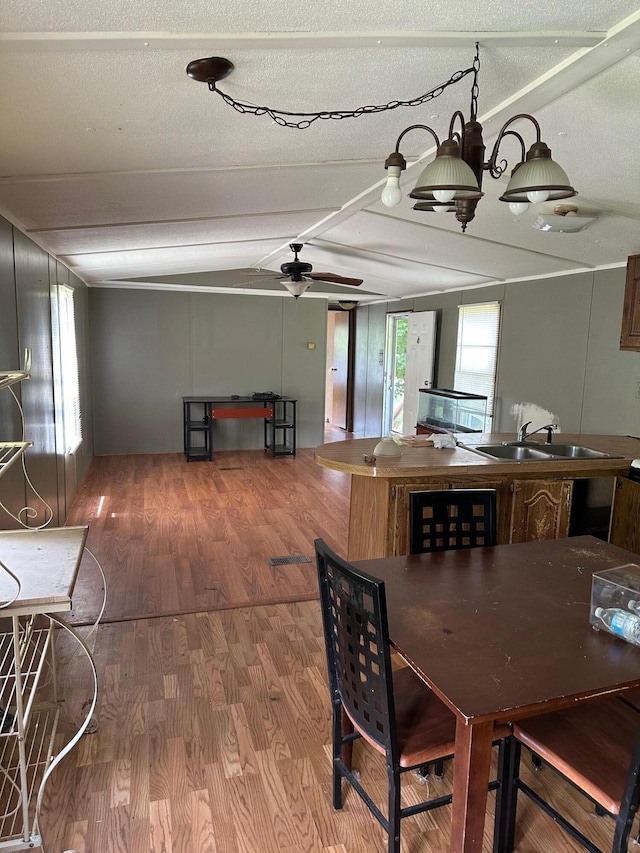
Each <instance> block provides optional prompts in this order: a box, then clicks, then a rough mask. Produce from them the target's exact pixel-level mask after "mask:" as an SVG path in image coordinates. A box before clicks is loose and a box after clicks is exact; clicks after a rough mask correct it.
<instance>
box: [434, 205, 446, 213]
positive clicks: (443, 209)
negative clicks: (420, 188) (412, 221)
mask: <svg viewBox="0 0 640 853" xmlns="http://www.w3.org/2000/svg"><path fill="white" fill-rule="evenodd" d="M433 209H434V210H435V212H436V213H446V212H447V207H446V205H444V204H434V205H433Z"/></svg>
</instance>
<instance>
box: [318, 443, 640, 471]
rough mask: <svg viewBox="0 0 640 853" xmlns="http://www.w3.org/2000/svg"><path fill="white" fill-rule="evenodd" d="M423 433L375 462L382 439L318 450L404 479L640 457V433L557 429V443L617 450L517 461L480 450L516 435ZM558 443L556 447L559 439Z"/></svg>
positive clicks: (575, 466) (341, 464) (329, 462)
mask: <svg viewBox="0 0 640 853" xmlns="http://www.w3.org/2000/svg"><path fill="white" fill-rule="evenodd" d="M421 438H422V437H421V436H416V443H415V444H414V445H411V444H403V445H402V455H401V456H387V457H384V456H378V457H377V458H376V461H375V463H370V462H365V461H364V459H363V455H368V456H371V455H372V454H373V449H374V447H375V446H376V444H377V443H378V442H379V441H380V438H379V437H378V438H358V439H351V440H347V441H336V442H331V443H329V444H322V445H320V446H319V447H316V448H315V461H316V462H317V463H318V464H319V465H324V466H325V467H327V468H333V469H334V470H336V471H344V472H346V473H349V474H355V475H357V476H360V477H378V478H384V479H395V478H398V477H401V478H402V477H412V476H424V475H425V474H428V475H429V476H434V477H439V476H448V475H451V474H454V473H455V474H456V475H464V474H483V475H485V474H487V475H490V474H495V475H498V476H499V475H500V474H510V473H511V474H513V473H516V472H517V473H518V474H531V473H535V472H538V473H540V474H541V473H543V472H544V473H545V474H546V473H548V474H554V475H555V476H559V477H562V476H575V477H580V476H591V477H592V476H599V477H603V476H604V477H606V476H615V475H616V474H620V473H624V472H626V471H627V470H628V468H629V465H630V463H631V461H632V460H633V459H636V458H640V437H635V436H623V435H582V434H574V433H556V434H554V442H555V443H556V444H565V443H566V444H578V445H582V446H584V447H590V448H592V449H594V450H601V451H604V452H605V453H610V454H612V456H611V457H609V458H605V459H574V458H564V459H548V460H547V459H545V460H536V461H527V460H522V461H516V460H509V459H504V460H503V459H490V458H489V457H486V456H481V455H480V454H478V453H476V452H474V450H473V449H472V448H474V447H477V446H478V445H482V444H502V443H503V442H510V441H515V440H516V438H517V436H516V435H515V434H513V433H457V434H456V435H455V438H456V439H457V441H458V446H457V447H455V448H442V449H437V448H434V447H431V446H425V444H424V441H422V442H421V441H420V439H421ZM554 442H552V445H551V446H553V443H554Z"/></svg>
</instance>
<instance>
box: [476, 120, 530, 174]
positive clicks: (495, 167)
mask: <svg viewBox="0 0 640 853" xmlns="http://www.w3.org/2000/svg"><path fill="white" fill-rule="evenodd" d="M503 130H504V128H503ZM507 136H515V138H516V139H517V140H518V142H519V143H520V155H521V156H520V160H519V162H520V163H523V162H524V159H525V157H526V151H527V149H526V146H525V143H524V139H523V138H522V136H520V134H519V133H518V132H517V130H505V131H504V133H502V136H501V137H500V136H499V137H498V140H497V141H496V144H495V145H494V146H493V151H492V152H491V157H490V158H489V160H488V161H487V162H486V163H485V164H484V168H485V169H486V170H487V171H488V172H489V174H490V175H491V177H492V178H499V177H500V176H501V175H504V173H505V172H506V171H507V168H508V167H509V163H508V162H507V160H506V159H502V160H501V161H500V163H498V149H499V147H500V142H502V140H503V139H504V138H505V137H507Z"/></svg>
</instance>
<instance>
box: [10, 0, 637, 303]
mask: <svg viewBox="0 0 640 853" xmlns="http://www.w3.org/2000/svg"><path fill="white" fill-rule="evenodd" d="M637 2H638V0H635V2H624V0H613V2H609V3H608V4H607V5H606V7H605V4H602V3H601V2H600V1H599V2H595V0H594V2H583V3H581V4H576V6H569V5H568V4H558V3H556V2H551V0H540V2H538V3H536V4H535V5H531V6H527V7H525V8H523V7H522V4H520V5H519V6H518V5H514V4H510V3H506V2H491V0H488V2H486V3H484V4H482V5H479V4H477V3H475V2H471V0H464V2H461V3H456V4H452V3H450V2H446V3H445V2H433V3H430V4H429V6H428V8H426V7H425V6H424V4H423V3H419V2H418V0H392V2H391V3H390V4H386V5H385V6H384V7H382V6H379V5H377V4H374V3H372V2H371V0H355V2H350V3H349V4H338V3H330V4H324V5H322V4H321V5H317V6H316V7H309V6H308V4H305V5H304V6H303V4H302V3H300V2H299V0H290V2H282V3H278V4H264V3H258V2H256V0H237V2H236V3H234V4H231V5H229V6H228V7H227V8H224V9H216V13H215V16H214V17H215V27H216V29H215V31H214V30H212V15H211V6H210V3H205V2H204V0H192V2H190V3H189V4H188V6H187V7H182V6H181V7H176V4H175V3H168V2H160V0H157V1H156V2H147V3H145V4H138V5H135V4H134V5H132V4H130V3H129V2H125V0H112V2H108V3H98V2H97V1H96V0H83V2H82V3H81V2H79V0H74V2H69V0H64V2H62V0H60V2H52V0H49V2H47V3H46V4H44V3H38V4H27V5H25V4H24V2H23V0H5V2H4V3H3V15H2V20H1V21H0V79H1V80H2V86H1V87H0V111H1V114H2V116H3V121H2V124H1V126H0V211H1V212H2V213H4V215H5V216H7V217H8V218H9V219H10V220H11V221H12V222H14V223H15V224H16V225H18V227H20V228H22V229H23V230H24V231H26V232H27V233H28V234H30V235H31V236H32V237H33V239H34V240H36V241H37V242H38V243H39V244H40V245H41V246H43V248H45V249H47V250H48V251H50V252H51V253H52V254H54V255H56V256H57V257H59V258H60V259H61V260H63V261H64V262H65V263H66V264H67V265H68V266H70V267H71V268H72V269H73V270H74V271H75V272H76V273H77V274H78V275H79V276H80V277H81V278H83V279H84V280H85V281H87V283H89V284H90V285H96V286H136V287H170V288H180V287H184V288H191V289H193V288H207V289H210V290H217V289H220V288H222V289H224V290H229V291H230V292H236V293H245V292H246V293H248V294H251V293H256V292H262V291H264V292H268V293H282V292H283V291H282V288H281V287H280V285H278V284H277V283H276V284H273V282H267V280H266V279H262V278H261V277H257V278H256V277H250V276H249V272H250V270H251V269H254V270H256V269H261V270H274V271H277V270H279V267H280V264H281V263H283V262H284V261H287V260H290V259H291V254H290V251H289V249H288V244H289V242H291V241H292V240H294V239H297V238H299V239H300V241H301V242H304V243H305V244H306V245H305V247H304V249H303V252H302V259H303V260H306V261H309V262H310V263H312V264H313V266H314V270H316V271H320V270H322V271H330V272H333V273H338V274H341V275H346V276H352V277H357V278H362V279H364V284H363V286H362V287H361V288H359V289H356V288H349V287H343V288H342V290H341V289H340V288H336V287H326V286H324V285H322V284H320V283H319V282H316V283H314V284H313V287H312V291H313V293H314V295H322V294H323V293H326V295H327V297H328V298H331V297H333V296H335V293H336V292H344V293H347V294H348V297H349V298H359V299H361V300H363V301H372V300H375V299H381V298H385V297H389V298H401V297H403V296H412V295H418V294H422V293H431V292H435V291H442V290H452V289H455V290H457V289H461V288H465V287H473V286H478V285H480V284H484V283H492V282H501V281H509V280H514V279H519V278H530V277H536V276H543V275H551V274H559V273H562V272H574V271H581V270H589V269H594V268H597V267H599V266H615V265H624V263H625V262H626V258H627V256H628V255H629V254H633V253H637V252H638V251H640V236H639V227H638V226H639V222H640V169H639V168H638V167H637V165H636V162H635V157H634V155H633V152H634V151H635V147H636V146H635V143H636V140H637V139H638V138H639V136H640V111H638V109H637V104H638V103H640V66H639V62H640V58H639V57H638V54H637V51H638V50H639V49H640V10H638V9H637ZM334 7H335V8H334ZM476 39H478V40H479V42H480V58H481V69H480V75H479V83H480V93H479V99H478V110H479V118H480V120H481V121H482V123H483V126H484V129H485V142H486V144H487V148H488V150H490V146H491V144H492V143H493V139H494V138H495V136H496V134H497V132H498V130H499V128H500V126H501V125H502V124H503V122H504V121H505V120H506V119H507V118H509V117H511V116H513V115H515V114H516V113H519V112H530V113H533V114H535V116H536V118H537V119H538V120H539V122H540V125H541V128H542V138H543V139H544V141H545V142H547V143H548V144H549V146H550V147H551V149H552V152H553V156H554V159H555V160H556V161H557V162H559V163H560V164H561V165H562V166H563V167H564V168H565V170H566V171H567V173H568V174H569V178H570V180H571V182H572V183H573V185H574V186H575V187H576V188H577V189H578V191H579V195H578V197H577V198H576V199H575V200H574V203H575V204H577V206H578V208H579V213H580V214H581V215H588V216H592V217H593V218H594V221H593V222H592V223H591V224H590V225H589V226H588V227H587V228H586V229H585V230H584V231H581V232H579V233H576V234H567V233H563V234H549V233H543V232H541V231H538V230H536V229H534V228H533V227H532V224H533V222H534V221H535V219H536V216H537V215H538V214H539V213H541V212H550V211H551V209H552V207H553V205H550V204H549V203H547V204H545V205H534V206H532V207H531V208H530V210H529V211H528V212H527V213H525V214H524V215H522V216H521V217H515V216H514V215H512V214H511V213H510V212H509V209H508V206H507V205H504V204H502V203H501V202H499V201H498V197H499V196H500V194H501V193H502V192H503V191H504V188H505V185H506V178H505V179H501V180H499V181H495V180H492V179H491V178H490V177H489V176H488V174H487V175H486V177H485V180H484V183H483V190H484V192H485V197H484V198H483V199H482V200H481V201H480V203H479V205H478V210H477V214H476V218H475V220H474V221H473V222H472V223H470V225H469V227H468V229H467V233H466V234H462V233H461V230H460V226H459V225H458V223H456V222H455V219H454V218H453V217H452V216H451V215H447V214H444V215H437V214H429V213H417V212H415V211H413V210H412V207H411V204H412V203H411V202H410V201H409V199H406V198H405V199H404V201H403V203H402V204H401V205H400V206H399V207H396V208H393V209H388V208H386V207H384V206H383V205H382V204H381V203H380V201H379V197H380V190H381V186H382V184H383V182H384V178H385V171H384V167H383V164H384V160H385V158H386V157H387V155H388V154H389V153H390V152H391V151H392V150H393V148H394V145H395V141H396V138H397V136H398V134H399V133H400V131H401V130H402V129H403V128H405V127H406V126H407V125H409V124H415V123H421V124H429V125H431V126H433V128H434V130H436V132H437V133H438V134H439V135H440V137H441V138H443V137H445V136H446V131H447V128H448V124H449V118H450V116H451V114H452V113H453V112H454V111H455V110H457V109H460V110H463V111H464V112H465V114H468V110H469V101H470V88H471V77H470V76H468V77H465V78H464V79H463V80H461V81H460V82H458V83H456V84H455V85H452V86H450V87H449V88H447V89H446V90H445V91H444V92H443V94H442V95H441V96H440V97H438V98H436V99H434V100H432V101H431V102H429V103H427V104H424V105H422V106H420V107H416V108H412V109H409V108H401V109H395V110H389V111H386V112H383V113H377V114H375V115H364V116H361V117H359V118H357V119H344V120H342V121H318V122H316V123H314V124H313V125H312V126H311V127H310V128H309V129H307V130H304V131H299V130H293V129H289V128H282V127H279V126H278V125H276V124H275V123H274V122H273V121H272V120H271V119H270V118H269V117H267V116H260V117H256V116H251V115H241V114H240V113H238V112H236V111H234V110H232V109H231V108H230V107H229V106H227V105H226V104H225V103H224V102H223V101H222V99H221V98H219V97H217V96H216V95H215V94H212V93H210V92H209V91H208V89H207V87H206V86H205V85H204V84H202V83H198V82H195V81H193V80H191V79H190V78H188V77H187V75H186V73H185V68H186V65H187V63H188V62H189V61H191V60H192V59H196V58H200V57H205V56H212V55H218V56H227V57H228V58H229V59H231V60H232V61H233V62H234V64H235V70H234V71H233V73H232V74H231V75H230V76H229V77H228V78H227V79H226V80H224V81H222V83H221V84H220V88H221V89H222V90H223V91H225V92H228V93H229V94H230V95H232V96H233V97H234V98H236V99H239V100H244V101H248V102H251V103H256V104H261V105H268V106H273V107H278V108H280V109H284V110H295V111H318V110H337V109H341V110H342V109H354V108H356V107H358V106H363V105H368V104H384V103H387V102H389V101H393V100H395V99H410V98H414V97H416V96H418V95H420V94H422V93H423V92H425V91H427V90H429V89H431V88H433V87H436V86H438V85H439V84H441V83H443V82H445V81H447V80H448V79H449V78H450V77H451V75H452V74H453V73H454V72H456V71H458V70H463V69H466V68H468V67H469V66H470V65H471V62H472V59H473V51H474V42H475V40H476ZM522 132H523V134H524V135H525V138H526V141H527V144H530V143H531V142H532V141H533V136H532V135H531V134H530V133H529V129H528V127H527V125H522ZM527 134H529V136H527ZM432 149H433V142H432V139H431V137H430V136H429V135H428V134H427V133H426V132H423V131H414V132H412V133H411V134H409V135H408V137H407V138H406V140H405V142H404V143H403V145H402V151H403V153H404V154H405V156H406V157H407V159H408V160H409V161H410V164H409V168H408V169H407V171H406V172H405V173H404V175H403V178H402V185H403V190H404V192H405V193H406V194H408V193H409V192H410V191H411V188H412V187H413V185H414V183H415V180H416V178H417V176H418V174H419V172H420V170H421V168H423V163H421V162H420V161H421V160H425V161H426V159H427V158H429V157H431V156H432ZM518 153H519V152H518V146H517V145H516V143H515V142H513V141H509V140H507V141H506V142H505V143H504V145H503V147H502V148H501V155H502V156H504V157H505V158H506V159H508V160H510V161H511V162H510V167H512V166H513V161H514V157H517V155H518ZM508 173H509V169H508V170H507V175H508ZM244 284H246V287H242V286H241V285H244Z"/></svg>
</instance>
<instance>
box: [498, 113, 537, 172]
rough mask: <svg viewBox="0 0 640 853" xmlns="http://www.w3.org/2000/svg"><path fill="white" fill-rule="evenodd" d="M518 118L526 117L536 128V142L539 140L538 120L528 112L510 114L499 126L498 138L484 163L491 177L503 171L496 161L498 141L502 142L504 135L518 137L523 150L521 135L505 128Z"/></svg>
mask: <svg viewBox="0 0 640 853" xmlns="http://www.w3.org/2000/svg"><path fill="white" fill-rule="evenodd" d="M519 119H527V120H528V121H530V122H531V124H532V125H533V126H534V127H535V129H536V142H540V125H539V124H538V121H537V120H536V119H535V118H534V117H533V116H532V115H529V113H518V115H516V116H512V117H511V118H510V119H509V120H508V121H506V122H505V123H504V124H503V125H502V127H501V128H500V133H499V134H498V138H497V139H496V141H495V145H494V146H493V149H492V151H491V156H490V157H489V159H488V160H487V163H486V165H485V169H488V171H489V174H490V175H491V177H493V178H496V177H498V178H499V177H500V175H501V174H502V173H503V172H504V169H500V167H497V166H496V161H497V158H498V149H499V148H500V143H501V142H502V140H503V139H504V137H505V136H517V137H518V139H519V140H520V143H521V145H522V147H523V151H524V148H525V145H524V141H523V139H522V137H521V136H520V134H519V133H517V132H516V131H515V130H509V131H508V130H507V128H508V127H509V125H511V124H513V122H514V121H518V120H519ZM522 160H524V153H523V156H522ZM521 162H522V161H521ZM505 168H506V166H505ZM496 171H497V174H494V172H496Z"/></svg>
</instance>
